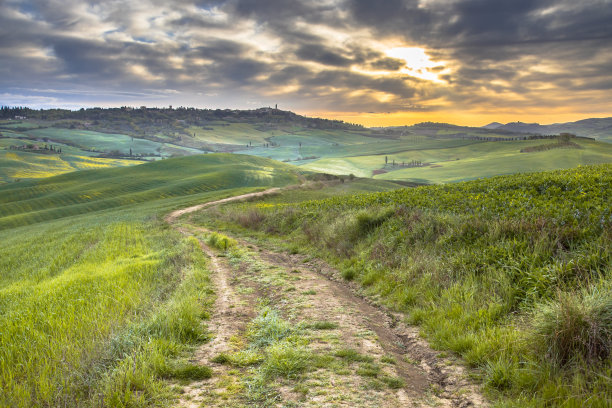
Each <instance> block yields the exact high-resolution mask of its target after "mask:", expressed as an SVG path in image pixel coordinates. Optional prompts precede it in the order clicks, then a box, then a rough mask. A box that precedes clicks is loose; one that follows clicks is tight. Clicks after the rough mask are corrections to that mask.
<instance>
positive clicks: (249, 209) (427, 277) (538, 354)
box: [199, 165, 612, 407]
mask: <svg viewBox="0 0 612 408" xmlns="http://www.w3.org/2000/svg"><path fill="white" fill-rule="evenodd" d="M295 194H297V193H296V192H294V191H288V192H286V193H284V194H283V195H281V196H276V197H273V198H266V199H263V200H262V201H260V202H256V203H245V204H232V205H228V206H225V207H223V208H221V209H219V210H217V211H212V212H209V213H207V214H206V213H203V214H201V215H200V218H199V221H200V222H202V223H205V224H208V225H213V226H216V227H217V228H222V229H230V230H232V231H233V232H234V233H246V234H248V235H250V236H252V235H254V234H255V235H256V236H258V237H259V238H260V239H262V240H264V241H268V240H269V241H271V242H272V243H273V244H274V245H275V246H285V247H287V248H288V249H289V250H291V251H312V252H314V253H315V254H318V255H320V256H325V257H326V258H327V259H329V260H330V261H331V262H333V263H335V264H336V265H337V266H338V268H339V269H340V270H341V272H342V274H343V276H344V277H345V278H346V279H352V280H356V281H358V282H359V283H360V284H361V285H362V286H363V287H364V288H365V289H366V291H367V293H369V294H370V295H372V296H375V297H376V298H378V299H379V300H380V302H382V303H384V304H385V305H387V306H389V307H392V308H394V309H396V310H399V311H402V312H404V313H406V315H407V316H408V317H407V319H408V320H409V322H411V323H415V324H419V325H420V326H421V327H422V331H423V333H424V334H425V336H426V337H427V338H428V339H429V340H430V341H431V342H432V343H433V345H434V346H436V347H438V348H440V349H444V350H452V351H453V352H456V353H458V354H460V355H461V356H462V357H463V358H464V359H465V361H466V362H467V364H468V365H470V366H471V367H473V368H474V369H475V372H476V374H477V376H478V377H479V378H480V380H481V381H483V382H484V384H485V385H486V387H487V389H488V390H489V392H490V394H491V395H492V396H493V397H494V398H496V399H497V401H498V404H499V405H502V406H517V407H518V406H521V407H522V406H568V407H581V406H592V407H603V406H608V405H609V403H610V401H611V400H612V385H611V384H612V381H611V378H612V355H611V350H612V251H611V248H612V246H611V244H610V243H611V242H612V207H611V206H610V203H611V202H612V165H601V166H585V167H579V168H575V169H570V170H563V171H554V172H547V173H534V174H523V175H515V176H503V177H495V178H492V179H488V180H478V181H471V182H464V183H458V184H454V185H441V186H425V187H418V188H414V189H402V190H394V191H390V192H384V193H373V194H365V195H363V194H362V195H353V196H343V197H337V198H328V199H325V200H320V201H302V202H299V199H296V198H295ZM313 195H314V196H315V197H316V193H313Z"/></svg>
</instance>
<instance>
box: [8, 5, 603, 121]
mask: <svg viewBox="0 0 612 408" xmlns="http://www.w3.org/2000/svg"><path fill="white" fill-rule="evenodd" d="M610 21H612V1H610V0H591V1H569V0H560V1H553V0H512V1H509V0H500V1H491V0H387V1H384V2H374V1H371V0H312V1H297V0H226V1H222V0H218V1H214V0H210V1H206V0H180V1H174V2H166V1H162V0H139V1H135V0H131V1H123V2H102V1H95V0H89V1H78V0H64V1H61V0H29V1H17V0H5V1H4V2H0V73H1V74H2V77H1V78H0V94H13V93H14V92H13V91H11V92H8V91H9V90H11V89H12V90H15V89H17V88H18V89H22V90H23V89H28V87H30V89H34V88H36V89H42V88H43V86H41V84H45V85H46V88H50V89H52V88H57V89H68V88H70V87H71V86H72V87H74V89H75V95H79V92H80V91H78V90H77V89H80V88H81V87H86V88H87V89H97V88H98V89H103V90H104V91H108V92H111V93H112V92H115V93H114V94H115V95H119V94H120V92H129V93H131V95H136V96H135V97H134V98H137V95H141V93H140V92H139V90H141V89H143V87H146V89H153V90H159V91H160V92H145V94H147V95H150V94H155V95H158V96H159V95H166V96H167V98H180V96H181V95H183V96H190V95H191V96H194V95H212V94H213V93H212V92H211V89H214V90H215V91H214V92H215V99H214V103H217V104H218V105H219V106H224V105H225V106H240V104H241V103H242V102H243V101H244V100H246V99H250V100H251V99H252V100H260V99H265V98H267V95H274V98H277V97H278V95H279V93H281V94H282V97H283V98H284V100H286V101H295V103H296V104H299V106H301V107H304V108H308V107H311V108H317V109H318V108H319V107H320V106H328V107H329V109H337V110H347V109H361V110H365V111H385V110H389V109H393V108H397V109H400V108H401V109H411V107H412V108H414V109H417V108H418V109H421V108H422V106H424V105H427V104H428V103H431V105H432V106H433V105H438V104H440V103H442V104H444V103H446V104H447V107H448V106H453V105H456V104H460V103H461V104H463V105H465V104H469V103H472V104H487V103H490V104H498V103H499V102H500V100H502V99H503V98H506V97H507V96H508V95H509V94H512V95H514V100H517V101H518V100H527V99H530V98H531V99H532V100H538V101H542V100H546V98H548V99H549V100H550V101H554V103H555V104H562V103H571V96H570V95H569V94H568V93H569V92H574V93H579V92H589V95H590V96H591V98H592V99H593V103H596V104H600V105H601V104H603V103H610V96H609V93H606V92H605V91H606V90H609V89H610V83H611V82H612V72H611V70H610V66H612V24H610ZM401 46H403V47H421V48H423V49H425V50H426V52H427V54H428V55H429V57H430V59H431V60H432V61H433V63H432V64H431V65H428V66H427V67H425V68H421V71H422V72H428V73H433V74H436V75H438V77H437V78H438V79H439V80H438V81H433V80H431V81H430V80H425V79H419V78H416V77H415V76H414V75H416V71H410V70H406V69H405V68H406V61H404V60H402V59H398V58H392V57H390V56H389V55H387V54H386V53H385V51H386V50H385V49H384V48H385V47H401ZM394 56H396V55H394ZM423 78H426V77H423ZM167 89H170V90H173V92H165V91H164V92H162V90H167ZM538 90H539V91H538ZM597 91H601V93H599V94H597V93H596V92H597ZM33 92H34V91H33ZM41 95H42V96H44V93H42V92H41ZM176 95H178V96H176ZM574 96H576V95H574ZM92 97H93V96H92ZM211 98H212V97H211ZM564 98H565V99H564ZM192 99H193V98H192ZM167 100H170V99H167ZM209 100H213V99H209ZM564 100H565V101H566V102H563V101H564ZM206 101H208V100H206ZM434 101H435V102H434ZM173 103H175V104H180V99H177V100H176V101H175V102H173ZM517 103H518V102H517ZM551 103H553V102H551ZM423 109H425V108H423Z"/></svg>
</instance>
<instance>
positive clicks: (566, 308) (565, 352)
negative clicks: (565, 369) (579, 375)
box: [533, 290, 612, 366]
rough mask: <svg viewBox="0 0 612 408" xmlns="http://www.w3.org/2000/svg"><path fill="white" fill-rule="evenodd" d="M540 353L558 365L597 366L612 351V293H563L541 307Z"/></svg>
mask: <svg viewBox="0 0 612 408" xmlns="http://www.w3.org/2000/svg"><path fill="white" fill-rule="evenodd" d="M533 334H534V338H535V341H534V345H535V348H536V352H538V353H541V355H544V356H546V357H547V358H548V359H550V360H551V361H552V362H553V363H554V364H557V365H559V366H564V365H567V364H569V363H571V362H573V361H576V360H586V361H587V362H590V363H594V362H597V361H601V360H604V359H606V358H608V357H609V356H610V350H611V348H612V291H610V290H603V291H595V292H591V293H586V294H585V293H582V294H562V295H559V297H558V299H557V300H556V301H551V302H547V303H545V304H543V305H541V306H540V307H539V308H538V310H537V311H536V313H535V316H534V322H533Z"/></svg>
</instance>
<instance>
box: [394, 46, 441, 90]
mask: <svg viewBox="0 0 612 408" xmlns="http://www.w3.org/2000/svg"><path fill="white" fill-rule="evenodd" d="M385 54H386V55H387V56H388V57H391V58H396V59H399V60H404V61H406V66H405V67H403V68H402V69H400V71H399V72H401V73H403V74H408V75H410V76H414V77H417V78H421V79H425V80H428V81H434V82H443V81H442V80H441V79H440V77H439V75H440V71H441V68H443V66H441V64H440V63H439V62H435V61H432V60H431V57H430V56H429V55H427V52H426V51H425V49H424V48H420V47H395V48H390V49H388V50H386V51H385Z"/></svg>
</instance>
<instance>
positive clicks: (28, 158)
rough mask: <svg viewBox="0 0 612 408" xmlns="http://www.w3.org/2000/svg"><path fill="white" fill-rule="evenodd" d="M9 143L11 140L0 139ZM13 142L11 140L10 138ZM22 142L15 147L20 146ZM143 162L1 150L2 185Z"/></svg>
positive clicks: (0, 178)
mask: <svg viewBox="0 0 612 408" xmlns="http://www.w3.org/2000/svg"><path fill="white" fill-rule="evenodd" d="M2 140H7V139H0V141H2ZM9 140H10V139H9ZM19 142H23V141H21V140H19V141H17V143H14V144H12V145H19ZM140 163H143V162H142V161H139V160H122V159H107V158H101V157H88V156H80V155H72V154H69V153H63V152H62V154H41V153H30V152H26V151H18V150H2V149H0V184H2V183H7V182H10V181H19V180H27V179H39V178H45V177H51V176H56V175H59V174H64V173H69V172H73V171H78V170H90V169H100V168H108V167H118V166H133V165H136V164H140Z"/></svg>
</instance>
